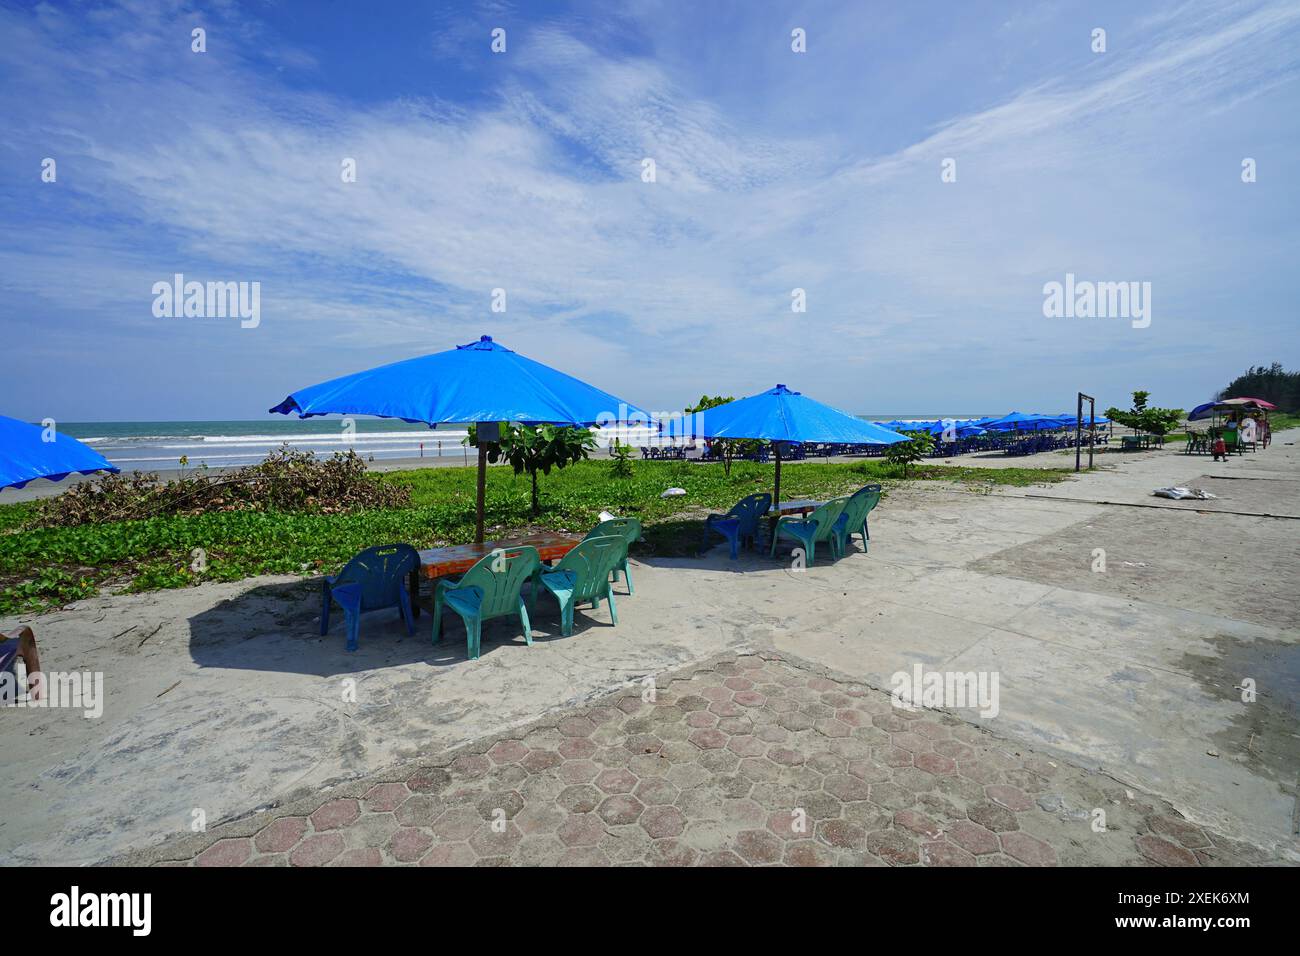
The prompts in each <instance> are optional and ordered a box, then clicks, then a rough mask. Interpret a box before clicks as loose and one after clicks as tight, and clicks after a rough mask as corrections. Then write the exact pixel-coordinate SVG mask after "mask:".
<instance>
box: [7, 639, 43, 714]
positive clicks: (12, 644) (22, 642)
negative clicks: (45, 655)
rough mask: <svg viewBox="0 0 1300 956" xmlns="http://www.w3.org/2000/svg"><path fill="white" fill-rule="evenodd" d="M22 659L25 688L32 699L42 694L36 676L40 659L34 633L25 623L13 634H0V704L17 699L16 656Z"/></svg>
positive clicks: (36, 698) (9, 702)
mask: <svg viewBox="0 0 1300 956" xmlns="http://www.w3.org/2000/svg"><path fill="white" fill-rule="evenodd" d="M20 657H21V658H22V659H23V666H24V667H26V668H27V689H28V692H29V693H30V694H31V696H32V699H33V700H40V699H41V696H42V693H43V692H42V690H41V681H40V678H39V677H38V676H37V675H39V674H40V670H41V659H40V657H39V655H38V654H37V652H36V635H35V634H33V633H32V629H31V628H30V627H28V626H27V625H25V624H24V625H23V626H22V627H20V628H19V629H18V630H17V631H16V632H14V633H13V634H0V704H12V703H15V702H16V701H17V700H18V672H17V670H16V666H17V662H18V658H20Z"/></svg>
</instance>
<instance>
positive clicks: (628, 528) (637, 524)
mask: <svg viewBox="0 0 1300 956" xmlns="http://www.w3.org/2000/svg"><path fill="white" fill-rule="evenodd" d="M607 534H617V535H622V536H623V539H624V540H625V541H627V543H628V544H631V543H632V542H634V541H640V540H641V519H640V518H610V519H609V520H608V521H602V522H601V523H600V524H598V525H596V527H594V528H592V529H591V530H590V531H588V532H587V535H586V537H587V538H603V537H605V535H607ZM583 540H586V539H585V538H584V539H583Z"/></svg>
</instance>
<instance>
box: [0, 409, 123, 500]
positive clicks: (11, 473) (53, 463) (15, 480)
mask: <svg viewBox="0 0 1300 956" xmlns="http://www.w3.org/2000/svg"><path fill="white" fill-rule="evenodd" d="M47 435H49V437H50V438H52V439H53V440H52V441H46V440H45V439H46V436H47ZM118 470H119V469H118V468H117V467H116V466H115V465H112V464H110V463H109V460H108V459H107V458H105V457H104V456H103V455H101V454H99V452H96V451H93V450H91V449H90V448H88V447H86V446H85V445H83V444H82V443H81V442H79V441H77V440H76V439H75V438H69V437H68V436H67V435H60V434H59V433H58V432H47V431H46V430H45V429H44V428H41V427H40V426H39V425H31V424H29V423H27V422H20V421H19V420H18V419H16V418H8V417H6V416H4V415H0V488H21V487H23V485H25V484H27V482H29V481H31V480H32V479H33V478H48V479H49V480H50V481H62V480H63V479H64V478H67V477H68V475H88V474H90V473H92V472H96V471H108V472H113V473H116V472H117V471H118Z"/></svg>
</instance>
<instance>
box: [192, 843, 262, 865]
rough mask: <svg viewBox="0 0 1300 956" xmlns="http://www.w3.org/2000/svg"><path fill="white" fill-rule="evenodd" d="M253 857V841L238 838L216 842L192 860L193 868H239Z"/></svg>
mask: <svg viewBox="0 0 1300 956" xmlns="http://www.w3.org/2000/svg"><path fill="white" fill-rule="evenodd" d="M252 855H253V841H252V840H248V839H244V838H238V839H233V838H229V839H225V840H218V841H217V842H216V843H214V844H212V846H210V847H208V848H207V849H206V850H204V851H203V852H202V853H200V854H199V855H198V856H196V857H195V858H194V865H195V866H239V865H240V864H242V863H243V862H244V861H245V860H247V859H248V858H249V857H250V856H252Z"/></svg>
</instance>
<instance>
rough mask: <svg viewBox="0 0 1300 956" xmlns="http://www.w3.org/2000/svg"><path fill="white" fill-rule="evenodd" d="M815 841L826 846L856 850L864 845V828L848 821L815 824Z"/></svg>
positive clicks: (865, 836)
mask: <svg viewBox="0 0 1300 956" xmlns="http://www.w3.org/2000/svg"><path fill="white" fill-rule="evenodd" d="M817 839H818V840H820V841H821V842H822V843H825V844H826V845H827V846H833V847H836V848H839V849H846V850H856V849H861V848H862V847H863V846H865V845H866V839H867V831H866V828H864V827H860V826H858V825H857V824H856V823H850V822H849V821H848V820H823V821H822V822H821V823H818V824H817Z"/></svg>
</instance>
